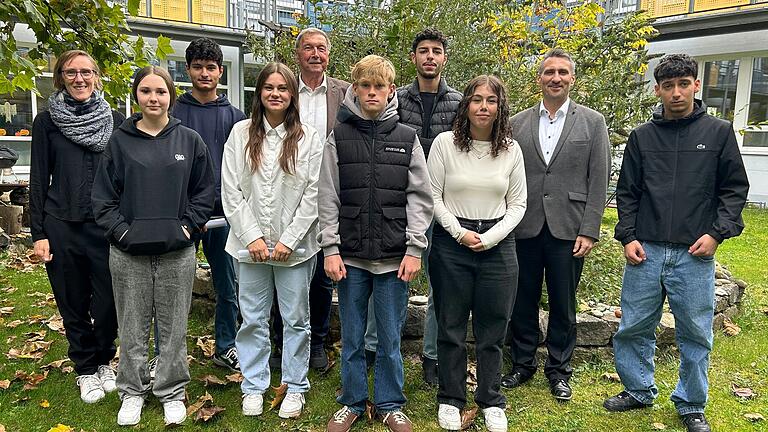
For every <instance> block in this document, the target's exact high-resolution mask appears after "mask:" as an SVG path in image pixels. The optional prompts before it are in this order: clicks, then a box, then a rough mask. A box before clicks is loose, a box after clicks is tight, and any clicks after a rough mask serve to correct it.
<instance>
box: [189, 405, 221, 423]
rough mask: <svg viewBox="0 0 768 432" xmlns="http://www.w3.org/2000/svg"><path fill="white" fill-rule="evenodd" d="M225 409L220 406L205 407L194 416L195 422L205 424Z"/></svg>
mask: <svg viewBox="0 0 768 432" xmlns="http://www.w3.org/2000/svg"><path fill="white" fill-rule="evenodd" d="M225 410H226V408H222V407H220V406H215V405H214V406H206V407H202V408H200V410H199V411H198V412H197V414H195V421H204V422H207V421H208V420H210V419H211V418H213V417H214V416H215V415H216V414H218V413H220V412H222V411H225Z"/></svg>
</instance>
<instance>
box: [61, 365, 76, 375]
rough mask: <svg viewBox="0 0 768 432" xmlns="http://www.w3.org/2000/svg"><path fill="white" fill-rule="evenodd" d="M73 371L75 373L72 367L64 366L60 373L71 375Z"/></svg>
mask: <svg viewBox="0 0 768 432" xmlns="http://www.w3.org/2000/svg"><path fill="white" fill-rule="evenodd" d="M74 371H75V368H73V367H72V366H64V367H63V368H61V373H65V374H68V373H72V372H74Z"/></svg>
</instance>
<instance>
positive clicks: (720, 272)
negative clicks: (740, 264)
mask: <svg viewBox="0 0 768 432" xmlns="http://www.w3.org/2000/svg"><path fill="white" fill-rule="evenodd" d="M715 279H728V277H727V276H726V275H725V272H724V271H723V270H720V269H717V270H715Z"/></svg>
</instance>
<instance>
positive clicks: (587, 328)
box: [576, 314, 613, 346]
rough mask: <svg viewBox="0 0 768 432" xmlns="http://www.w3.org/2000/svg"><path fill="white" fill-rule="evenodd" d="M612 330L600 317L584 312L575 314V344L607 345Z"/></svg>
mask: <svg viewBox="0 0 768 432" xmlns="http://www.w3.org/2000/svg"><path fill="white" fill-rule="evenodd" d="M612 335H613V332H612V331H611V326H610V325H608V324H607V323H606V322H605V321H603V320H602V319H600V318H596V317H593V316H591V315H586V314H576V345H577V346H604V345H608V341H610V340H611V336H612Z"/></svg>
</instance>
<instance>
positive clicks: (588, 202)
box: [512, 101, 610, 240]
mask: <svg viewBox="0 0 768 432" xmlns="http://www.w3.org/2000/svg"><path fill="white" fill-rule="evenodd" d="M539 107H540V104H539V103H537V104H536V105H534V106H533V107H531V108H528V109H527V110H525V111H522V112H520V113H517V114H516V115H515V116H514V117H512V128H513V129H512V132H513V136H514V138H515V139H516V140H517V142H518V143H519V144H520V148H521V150H522V151H523V158H524V160H525V177H526V181H527V184H528V206H527V209H526V211H525V216H524V217H523V220H522V221H521V222H520V224H519V225H517V227H516V228H515V237H516V238H520V239H526V238H532V237H535V236H537V235H538V234H539V232H541V229H542V227H543V226H544V222H545V221H546V223H547V225H548V226H549V230H550V232H551V233H552V235H553V236H554V237H556V238H558V239H561V240H576V237H577V236H580V235H581V236H588V237H592V238H593V239H595V240H597V239H598V238H599V237H600V222H601V220H602V217H603V210H604V208H605V198H606V190H607V188H608V175H609V171H610V144H609V141H608V128H607V127H606V125H605V118H603V115H602V114H600V113H599V112H597V111H594V110H591V109H589V108H587V107H585V106H583V105H579V104H577V103H575V102H573V101H571V102H570V105H569V107H568V114H567V115H566V117H565V124H564V125H563V132H562V134H561V135H560V139H559V140H558V142H557V146H556V147H555V150H554V152H553V154H552V158H551V159H550V161H549V165H547V164H546V163H545V162H544V156H543V155H542V153H541V145H540V143H539Z"/></svg>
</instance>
